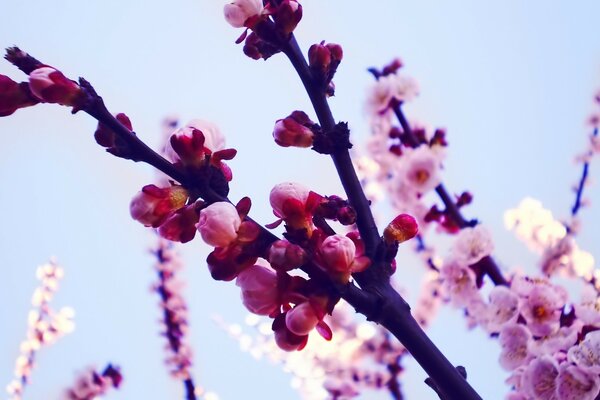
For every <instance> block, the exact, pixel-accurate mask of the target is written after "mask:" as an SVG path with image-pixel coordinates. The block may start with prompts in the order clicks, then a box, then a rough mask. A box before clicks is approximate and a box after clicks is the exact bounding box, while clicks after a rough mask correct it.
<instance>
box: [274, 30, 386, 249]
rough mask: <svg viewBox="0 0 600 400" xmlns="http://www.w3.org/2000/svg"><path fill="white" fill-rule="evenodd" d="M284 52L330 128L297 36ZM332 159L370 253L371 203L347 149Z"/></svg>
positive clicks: (376, 238)
mask: <svg viewBox="0 0 600 400" xmlns="http://www.w3.org/2000/svg"><path fill="white" fill-rule="evenodd" d="M283 52H284V53H285V55H286V56H287V57H288V58H289V60H290V62H291V63H292V65H293V66H294V69H295V70H296V72H297V73H298V75H299V76H300V79H301V80H302V83H303V84H304V88H305V89H306V92H307V94H308V97H309V98H310V101H311V103H312V105H313V108H314V109H315V113H316V114H317V118H318V119H319V123H320V124H321V127H322V128H323V130H324V131H325V132H329V131H332V130H333V129H334V127H335V125H336V122H335V119H334V118H333V114H332V113H331V108H330V107H329V103H328V102H327V97H326V95H325V90H324V89H323V87H322V85H320V84H318V83H317V82H316V81H315V80H314V79H313V76H312V74H311V72H310V69H309V67H308V63H307V62H306V59H305V58H304V55H303V54H302V51H301V50H300V46H298V42H297V41H296V38H295V37H294V36H293V35H292V36H291V38H290V40H289V41H288V42H287V43H286V44H285V45H284V46H283ZM331 158H332V160H333V163H334V165H335V168H336V170H337V173H338V175H339V177H340V180H341V182H342V186H343V187H344V190H345V192H346V195H347V196H348V201H349V202H350V204H351V205H352V207H353V208H354V210H355V211H356V215H357V219H356V225H357V226H358V230H359V232H360V235H361V238H362V240H363V241H364V242H365V246H366V248H367V254H369V255H370V256H373V255H374V254H375V251H376V249H377V247H378V246H379V244H380V242H381V238H380V235H379V231H378V230H377V225H376V224H375V219H374V218H373V214H372V213H371V208H370V203H369V200H367V197H366V196H365V194H364V192H363V190H362V187H361V185H360V181H359V179H358V177H357V175H356V171H355V170H354V166H353V165H352V160H351V159H350V153H349V152H348V149H345V148H339V149H336V150H335V151H334V152H333V153H332V154H331Z"/></svg>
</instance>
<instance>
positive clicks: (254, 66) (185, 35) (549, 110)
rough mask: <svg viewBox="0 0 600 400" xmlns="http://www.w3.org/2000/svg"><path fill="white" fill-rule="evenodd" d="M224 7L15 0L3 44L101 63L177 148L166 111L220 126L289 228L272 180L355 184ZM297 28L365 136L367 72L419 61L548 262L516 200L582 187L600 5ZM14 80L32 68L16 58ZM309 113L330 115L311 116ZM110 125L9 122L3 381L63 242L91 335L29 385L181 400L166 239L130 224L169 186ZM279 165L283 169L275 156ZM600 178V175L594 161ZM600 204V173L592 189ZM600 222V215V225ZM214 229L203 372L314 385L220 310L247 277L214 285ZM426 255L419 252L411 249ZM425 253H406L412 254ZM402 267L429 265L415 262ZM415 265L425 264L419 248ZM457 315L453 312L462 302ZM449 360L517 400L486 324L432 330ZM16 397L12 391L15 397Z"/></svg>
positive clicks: (397, 12)
mask: <svg viewBox="0 0 600 400" xmlns="http://www.w3.org/2000/svg"><path fill="white" fill-rule="evenodd" d="M222 5H223V2H220V1H216V0H196V1H190V0H183V1H179V2H175V3H173V2H171V3H167V2H157V1H142V0H132V1H128V2H119V1H116V0H105V1H86V2H81V1H74V0H59V1H55V2H41V1H34V2H22V1H16V0H5V1H4V2H3V7H2V14H3V19H2V23H1V24H0V45H1V46H2V47H7V46H10V45H13V44H16V45H19V46H20V47H22V48H23V49H25V50H26V51H28V52H30V53H31V54H33V55H34V56H36V57H37V58H39V59H41V60H43V61H44V62H47V63H49V64H51V65H54V66H56V67H59V68H61V69H62V70H63V71H64V72H65V74H67V75H68V76H71V77H76V76H79V75H81V76H84V77H86V78H87V79H88V80H90V81H91V82H92V83H93V84H94V85H95V87H96V89H97V90H98V92H99V93H100V94H101V95H102V96H103V97H104V98H105V100H106V102H107V104H108V105H109V108H110V109H111V110H113V111H114V112H120V111H124V112H126V113H127V114H128V115H129V116H130V118H131V120H132V122H133V125H134V129H136V131H137V132H138V134H139V135H140V136H141V137H142V138H147V139H148V141H149V142H150V143H153V144H156V143H157V142H158V137H159V135H158V132H159V122H160V120H161V118H162V117H163V116H164V115H166V114H172V113H177V114H179V115H180V116H181V118H182V120H184V121H185V120H188V119H192V118H195V117H201V118H205V119H210V120H213V121H215V122H216V123H218V124H219V125H220V126H221V127H222V129H223V131H224V132H225V133H226V134H227V140H228V144H229V145H230V146H232V147H235V148H237V149H238V151H239V153H238V156H237V157H236V159H235V160H234V161H233V162H232V163H231V166H232V168H233V170H234V181H233V186H232V196H231V197H232V198H233V199H237V198H239V197H241V196H244V195H249V196H251V197H252V199H253V202H254V204H255V206H254V209H253V215H254V216H255V218H256V219H258V220H259V221H264V222H270V221H271V220H272V217H271V212H270V210H269V208H268V207H267V198H268V197H267V196H268V192H269V190H270V188H271V187H272V186H273V185H274V184H275V183H278V182H281V181H285V180H296V181H300V182H304V183H306V184H309V185H310V186H311V188H313V189H314V190H315V191H318V192H321V193H324V194H333V193H341V192H340V185H339V184H338V182H337V179H336V176H335V174H334V171H333V168H332V165H331V163H330V161H329V160H327V159H326V158H324V157H322V156H319V155H317V154H315V153H311V152H308V151H302V150H296V149H281V148H278V147H277V146H275V145H274V143H273V141H272V137H271V129H272V126H273V123H274V121H275V120H276V119H278V118H281V117H283V116H285V115H287V114H289V113H290V112H291V111H292V110H294V109H303V110H305V111H310V108H309V105H308V101H307V98H306V96H305V95H304V93H303V91H302V87H301V85H300V83H299V81H298V79H297V78H296V77H295V76H294V73H293V70H292V69H291V67H290V66H289V65H288V63H287V62H286V60H285V59H284V58H283V57H274V58H273V59H272V60H269V61H268V62H266V63H265V62H262V61H260V62H256V61H252V60H250V59H248V58H246V57H245V56H243V54H242V51H241V46H237V45H235V44H234V40H235V39H236V38H237V37H238V36H239V34H240V33H241V32H240V31H236V30H234V29H232V28H231V27H229V26H228V25H227V24H226V23H225V22H224V20H223V18H222ZM303 5H304V10H305V18H304V20H303V21H302V23H301V25H300V27H299V28H298V31H297V36H298V40H299V42H300V43H301V45H302V46H303V48H305V49H307V48H308V46H309V45H310V44H312V43H314V42H317V41H320V40H322V39H326V40H328V41H331V42H337V43H340V44H342V46H343V47H344V54H345V58H344V61H343V63H342V65H341V66H340V68H339V73H338V75H337V76H336V79H335V82H336V87H337V95H336V97H335V98H333V99H332V101H331V104H332V107H333V110H334V113H335V115H336V117H337V118H338V119H340V120H348V121H349V122H350V126H351V128H353V135H354V141H355V142H356V143H359V142H361V141H362V140H364V138H366V137H367V134H368V128H367V124H366V122H365V118H364V115H363V112H362V107H363V106H362V98H363V94H364V91H365V88H366V87H367V85H368V84H369V83H370V80H371V77H370V76H369V75H368V74H367V73H366V71H365V69H366V68H367V67H369V66H372V65H381V64H383V63H386V62H387V61H389V60H390V59H391V58H393V57H396V56H400V57H402V58H403V59H404V61H405V63H406V65H407V67H406V71H407V73H410V74H411V75H413V76H414V77H415V78H416V79H417V80H418V81H419V82H420V85H421V97H420V98H419V99H418V100H417V101H415V102H414V104H412V105H410V106H408V107H407V111H408V112H409V114H410V115H413V116H418V118H419V119H420V120H422V121H427V122H429V123H431V124H432V125H436V126H444V127H446V128H447V129H448V135H449V136H448V139H449V141H450V145H451V146H450V148H449V157H448V160H447V163H446V173H445V180H446V182H447V183H448V186H449V188H450V189H451V190H454V191H457V192H458V191H461V190H464V189H469V190H471V191H472V192H473V193H474V194H475V203H474V204H473V205H472V206H471V207H470V209H469V210H468V214H469V216H476V217H479V218H480V219H481V220H482V221H484V222H485V223H486V225H487V226H489V227H490V229H491V230H492V231H493V233H494V236H495V238H496V240H497V248H498V250H497V252H496V253H497V254H498V258H499V259H500V260H501V262H502V265H504V266H507V267H508V266H514V265H521V266H524V267H526V266H528V265H530V264H532V263H533V262H534V260H535V259H534V258H533V257H532V256H530V255H529V254H528V253H527V252H526V250H525V248H524V247H523V246H522V245H520V244H518V243H517V242H516V241H515V240H514V239H513V238H512V236H511V234H509V233H507V232H506V231H505V230H504V228H503V226H502V213H503V211H504V210H506V209H507V208H510V207H513V206H515V205H516V204H518V202H519V201H520V200H521V199H522V198H523V197H525V196H527V195H530V196H534V197H536V198H539V199H542V200H543V202H544V204H545V205H546V206H547V207H549V208H551V209H552V210H554V211H555V213H556V214H557V215H559V216H562V215H566V213H567V212H568V209H569V207H570V205H571V202H572V200H573V196H572V194H571V192H570V186H571V185H572V184H573V183H574V182H575V181H576V180H577V179H578V177H579V174H580V170H579V168H578V167H575V166H574V165H573V163H572V158H573V155H574V154H575V153H577V152H579V151H580V150H581V149H582V148H583V146H584V143H585V138H586V135H587V134H588V131H587V130H586V127H585V124H584V121H585V119H586V117H587V115H588V113H589V112H590V111H591V99H592V96H593V93H595V91H596V89H597V88H598V87H600V39H598V38H599V36H598V34H597V16H598V15H600V3H598V2H597V1H594V0H587V1H573V2H566V1H543V0H532V1H519V0H508V1H498V0H496V1H486V2H481V1H475V0H465V1H455V2H448V1H440V0H425V1H412V2H408V1H392V0H386V1H383V0H382V1H378V2H358V1H353V2H351V1H343V0H329V1H316V0H306V1H304V2H303ZM0 73H1V74H7V75H9V76H11V77H13V78H14V79H21V74H20V73H19V72H18V71H16V70H15V69H14V68H12V67H11V66H10V65H9V64H8V63H6V62H3V63H0ZM309 114H312V113H310V112H309ZM94 129H95V123H94V121H92V120H91V119H90V118H89V117H86V116H85V115H76V116H75V117H73V116H71V115H70V114H69V112H68V110H67V109H65V108H61V107H58V106H53V105H41V106H38V107H35V108H31V109H28V110H21V111H18V112H17V113H16V114H15V115H14V116H12V117H10V118H3V119H0V149H2V153H1V157H0V180H1V181H2V182H3V189H2V190H1V191H0V193H1V194H0V209H2V210H5V212H4V218H3V222H4V229H2V231H1V233H0V268H1V270H2V271H3V274H2V276H3V279H2V285H0V304H2V306H1V307H0V327H1V331H0V332H2V333H0V355H1V356H0V386H4V384H5V383H8V382H9V380H10V379H11V377H12V369H13V363H14V358H15V356H16V354H17V353H16V352H17V348H18V344H19V342H20V340H21V338H22V336H23V334H24V332H25V328H26V315H27V310H28V308H29V299H30V295H31V292H32V290H33V288H34V287H35V285H36V281H35V280H34V273H35V267H36V266H37V265H38V264H41V263H43V262H45V260H46V259H47V258H48V257H49V256H51V255H56V256H57V257H58V259H59V261H60V262H61V263H62V264H63V265H64V267H65V270H66V277H65V279H64V281H63V283H62V288H61V290H60V292H59V294H58V296H57V298H56V304H57V305H58V306H62V305H70V306H73V307H74V308H75V309H76V312H77V315H76V325H77V328H76V331H75V332H74V333H73V334H71V335H69V336H67V337H65V338H64V339H62V340H61V341H60V342H59V343H58V344H57V345H55V346H54V347H52V348H50V349H45V350H44V351H43V352H42V353H41V354H40V356H39V359H38V360H39V365H38V368H37V369H36V370H35V371H34V373H33V384H32V386H31V387H30V388H29V389H28V391H27V394H26V396H25V398H30V399H36V398H54V397H55V395H56V393H58V392H59V391H60V389H61V388H62V387H64V386H65V385H67V384H68V383H70V382H71V381H72V377H73V372H74V371H76V370H78V369H80V368H82V367H85V366H87V365H89V364H96V365H98V366H101V365H103V364H104V363H105V362H107V361H112V362H115V363H118V364H120V365H121V366H122V367H123V373H124V375H125V385H124V386H123V389H122V390H121V391H120V392H117V393H115V394H114V395H111V396H110V397H109V398H111V399H115V400H116V399H138V398H145V399H167V398H168V399H176V398H180V397H181V388H180V386H179V385H176V384H175V383H173V381H172V380H170V379H169V377H168V376H167V374H166V372H165V369H164V368H163V366H162V360H163V351H162V347H163V341H162V338H160V337H159V336H158V334H157V331H158V328H157V324H156V320H157V319H158V317H159V313H158V311H157V306H156V304H157V297H156V295H154V294H152V293H150V291H149V286H150V284H151V282H152V281H153V279H154V274H153V272H152V269H151V265H152V262H153V260H152V258H151V257H149V256H148V254H147V251H146V248H147V247H148V246H149V245H151V244H152V243H153V239H152V235H151V234H150V233H149V232H147V231H146V230H144V229H143V228H142V227H141V226H140V225H139V224H137V223H135V222H134V221H132V220H131V219H130V218H129V213H128V204H129V200H130V198H131V196H132V195H133V194H134V193H135V192H136V191H137V190H138V189H139V188H140V187H141V186H142V185H144V184H146V183H149V182H151V180H152V177H153V175H152V172H151V169H150V168H147V167H144V166H141V165H134V164H133V163H131V162H127V161H123V160H119V159H115V158H113V157H110V156H109V155H106V154H104V153H103V151H102V149H101V148H99V147H98V146H97V145H96V144H95V143H94V141H93V138H92V133H93V131H94ZM261 162H263V163H265V164H266V167H265V164H261ZM591 173H592V175H593V176H598V175H599V174H600V168H598V166H597V165H595V166H593V168H592V170H591ZM588 194H589V196H590V197H591V198H592V200H595V202H596V203H598V202H599V201H600V189H599V186H597V185H596V186H593V187H592V188H591V189H590V190H589V191H588ZM583 216H584V217H585V218H586V219H587V220H588V223H587V224H585V225H584V230H583V232H582V234H581V237H580V239H581V241H580V244H581V247H582V248H584V249H587V250H589V251H591V252H592V253H593V254H594V255H595V256H596V258H600V249H598V239H597V238H598V236H599V235H600V227H598V224H597V221H599V220H600V209H598V208H592V209H589V210H585V211H584V212H583ZM592 221H593V222H592ZM207 250H208V249H207V247H206V246H204V245H203V244H202V243H200V241H198V240H196V241H194V242H192V243H191V244H188V245H187V246H186V247H185V256H186V261H187V270H186V272H185V276H186V278H188V285H187V288H186V292H185V294H186V297H187V299H188V301H189V305H190V320H191V339H192V344H193V347H194V349H195V353H196V357H195V358H196V362H195V367H194V372H195V376H196V379H197V380H198V381H199V382H200V383H201V384H202V385H203V386H206V387H208V388H210V389H213V390H215V391H217V392H218V393H219V394H220V395H221V398H222V399H223V400H227V399H234V398H239V397H241V396H244V397H246V398H251V399H254V398H259V397H263V398H268V399H270V398H294V394H293V392H292V391H291V389H290V388H289V385H288V380H289V377H288V376H286V375H285V374H283V373H281V372H280V371H279V368H277V367H272V366H269V365H268V364H266V363H260V364H257V363H256V362H255V361H253V360H252V359H251V358H250V356H248V355H246V354H243V353H241V352H240V351H239V350H238V349H237V346H236V345H235V344H234V343H233V342H232V341H231V340H230V339H229V338H227V337H225V335H223V333H222V332H221V331H220V329H219V328H217V327H216V326H215V325H214V324H213V322H212V321H211V320H210V316H211V315H213V314H219V315H222V316H223V318H225V319H226V320H228V321H241V320H242V318H243V316H244V315H245V311H244V310H243V308H242V306H241V304H240V302H239V301H238V296H239V294H238V290H237V288H236V287H235V286H234V285H232V284H224V283H218V282H213V281H211V280H210V278H209V275H208V274H207V271H206V267H205V263H204V259H205V257H206V254H207ZM404 252H405V253H408V250H404ZM403 257H406V256H403ZM401 260H404V262H402V261H401V262H400V268H399V271H398V276H399V278H400V280H403V279H405V280H408V281H410V280H411V279H414V275H415V271H417V272H418V271H420V266H419V265H417V264H416V263H414V261H413V260H411V259H409V258H402V259H401ZM409 260H410V261H409ZM445 311H448V310H447V309H446V310H445ZM431 334H432V338H433V339H434V341H436V342H438V343H439V344H440V347H441V348H442V350H443V351H444V352H446V353H447V355H448V356H449V358H450V359H451V360H452V361H454V362H455V363H457V364H463V365H465V366H466V367H467V370H468V372H469V374H470V377H471V378H470V381H472V383H473V384H474V385H475V386H476V388H477V389H478V390H479V391H480V393H481V394H482V395H483V397H484V398H485V399H500V398H502V395H501V393H503V392H504V391H505V388H504V387H503V383H502V381H503V380H504V377H505V374H504V373H502V372H501V371H500V369H499V367H498V366H497V354H498V350H497V346H496V344H495V343H493V342H491V341H487V340H486V338H485V336H484V335H483V334H482V333H481V332H479V331H475V332H471V333H465V330H464V321H463V320H462V319H461V316H460V313H459V312H457V311H453V312H449V313H445V315H444V316H441V317H440V318H439V319H437V321H436V323H435V324H434V326H433V327H432V331H431ZM422 379H423V374H422V373H421V372H420V371H419V370H418V368H417V367H415V366H414V365H412V364H411V365H410V367H409V371H408V372H407V374H406V380H405V381H404V382H403V386H404V387H405V388H406V393H407V398H408V399H426V398H427V399H428V398H431V399H433V398H434V396H433V394H432V393H431V392H430V391H429V390H428V389H426V388H424V385H423V384H422ZM0 396H1V395H0Z"/></svg>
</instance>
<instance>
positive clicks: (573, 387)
mask: <svg viewBox="0 0 600 400" xmlns="http://www.w3.org/2000/svg"><path fill="white" fill-rule="evenodd" d="M599 392H600V377H598V373H597V372H591V371H588V370H586V369H584V368H582V367H580V366H578V365H572V364H568V363H563V364H561V365H560V369H559V373H558V387H557V390H556V393H557V394H558V397H557V398H558V400H594V399H595V398H596V396H597V395H598V393H599Z"/></svg>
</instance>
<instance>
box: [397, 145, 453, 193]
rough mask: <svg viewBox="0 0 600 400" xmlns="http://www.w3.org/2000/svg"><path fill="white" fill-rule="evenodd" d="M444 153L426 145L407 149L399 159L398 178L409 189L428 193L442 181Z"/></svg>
mask: <svg viewBox="0 0 600 400" xmlns="http://www.w3.org/2000/svg"><path fill="white" fill-rule="evenodd" d="M442 155H443V153H442V152H441V151H438V150H433V149H432V148H431V147H429V146H426V145H423V146H419V147H417V148H416V149H407V150H406V151H405V152H404V154H403V155H402V157H400V160H399V163H400V164H399V167H398V179H400V180H401V181H402V183H403V184H404V185H405V187H406V188H408V189H409V190H412V191H414V192H417V193H419V194H425V193H427V192H428V191H430V190H431V189H433V188H435V187H436V186H437V185H439V184H440V182H441V177H440V169H441V167H442V164H441V158H442Z"/></svg>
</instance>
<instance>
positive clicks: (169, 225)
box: [158, 204, 198, 243]
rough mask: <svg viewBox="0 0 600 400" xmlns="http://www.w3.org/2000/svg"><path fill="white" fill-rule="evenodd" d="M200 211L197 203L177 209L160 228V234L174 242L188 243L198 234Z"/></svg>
mask: <svg viewBox="0 0 600 400" xmlns="http://www.w3.org/2000/svg"><path fill="white" fill-rule="evenodd" d="M197 223H198V211H197V207H196V204H191V205H189V206H185V207H182V208H180V209H179V210H177V211H175V213H173V214H171V215H170V216H169V217H167V219H166V220H165V221H164V222H163V223H162V225H161V226H160V227H159V228H158V234H159V235H160V236H162V237H164V238H165V239H168V240H171V241H173V242H181V243H187V242H189V241H190V240H192V239H193V238H194V236H196V224H197Z"/></svg>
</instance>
